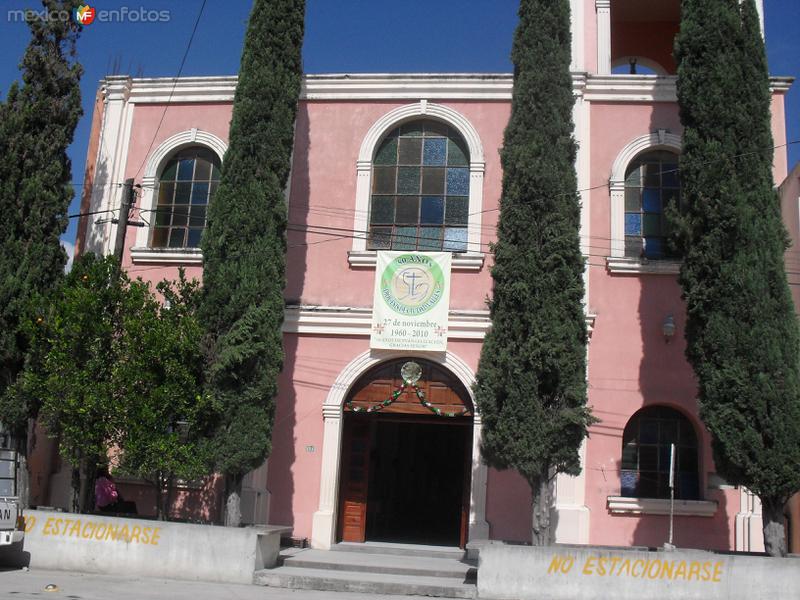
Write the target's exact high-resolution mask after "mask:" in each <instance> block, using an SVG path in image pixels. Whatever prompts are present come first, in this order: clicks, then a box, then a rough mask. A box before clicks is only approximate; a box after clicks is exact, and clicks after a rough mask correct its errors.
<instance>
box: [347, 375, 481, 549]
mask: <svg viewBox="0 0 800 600" xmlns="http://www.w3.org/2000/svg"><path fill="white" fill-rule="evenodd" d="M414 360H415V361H416V362H415V363H414V365H413V366H414V367H415V368H417V369H418V370H417V373H418V374H419V373H420V372H421V376H420V377H418V378H416V379H415V380H414V383H413V384H411V383H408V382H406V383H404V381H405V380H404V378H403V377H402V376H401V374H400V371H401V369H402V368H403V366H408V360H396V361H391V362H390V363H385V364H383V365H381V366H380V367H378V368H376V369H374V370H373V371H372V372H371V373H369V374H367V376H365V377H364V378H363V379H362V380H361V381H360V382H359V384H358V385H356V386H355V387H354V388H353V390H351V393H350V394H349V395H348V399H347V401H346V403H345V413H344V428H343V437H342V459H341V469H340V486H339V494H340V496H339V526H338V538H339V539H340V540H342V541H347V542H364V541H382V542H401V543H414V544H430V545H447V546H462V547H463V546H464V545H465V544H466V541H467V524H468V520H469V491H470V476H471V468H472V427H473V425H472V420H473V419H472V405H471V402H470V401H469V395H468V393H467V391H466V389H464V386H463V385H461V384H460V382H458V381H457V380H456V379H455V378H454V377H453V376H452V374H450V373H449V372H447V371H446V370H445V369H442V368H441V367H439V366H438V365H434V364H433V363H430V362H429V361H425V360H421V359H414ZM411 372H413V370H411ZM387 398H388V400H386V399H387Z"/></svg>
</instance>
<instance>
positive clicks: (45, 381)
mask: <svg viewBox="0 0 800 600" xmlns="http://www.w3.org/2000/svg"><path fill="white" fill-rule="evenodd" d="M127 286H128V281H127V280H126V279H125V278H120V277H118V276H117V273H116V261H115V260H114V259H113V258H111V257H109V258H105V259H100V258H96V257H95V256H94V255H93V254H86V255H84V256H82V257H81V259H80V260H78V261H76V262H75V264H74V265H73V268H72V270H71V271H70V273H69V274H68V275H67V277H66V279H65V280H64V282H63V284H62V285H61V286H60V287H59V288H58V289H57V290H56V291H55V292H54V293H53V294H52V295H51V296H50V298H47V299H45V300H44V301H42V302H41V303H40V307H39V309H38V310H36V311H35V312H34V315H32V319H31V320H30V322H28V323H27V327H28V329H29V331H30V334H29V335H30V337H31V339H32V340H33V352H32V353H31V360H30V362H29V364H28V366H27V368H26V370H25V372H24V373H23V375H22V376H21V378H20V381H19V382H18V383H17V384H16V385H15V386H14V387H13V394H14V396H16V397H19V398H20V399H21V400H23V401H24V400H26V399H27V400H28V401H30V400H32V399H36V400H37V401H38V402H40V403H41V407H40V410H39V416H40V418H41V419H42V421H43V423H44V424H45V427H46V429H47V431H48V433H50V434H51V435H54V436H56V435H57V436H58V438H59V449H60V452H61V455H62V457H63V458H64V459H66V460H67V461H68V462H69V463H70V464H72V465H74V466H76V467H77V469H78V472H79V474H80V477H73V483H74V485H75V490H74V491H75V493H76V494H75V497H76V502H75V503H74V507H73V508H74V509H76V510H77V511H79V512H85V511H87V510H90V509H91V505H92V491H93V486H92V484H93V481H94V474H95V470H96V468H97V465H99V464H103V463H104V462H105V461H106V460H107V457H108V451H109V448H111V447H112V446H114V445H116V444H117V443H118V442H119V440H120V424H121V423H122V422H123V421H124V420H123V418H122V416H123V415H124V409H125V406H124V403H123V402H121V395H122V394H124V393H125V392H126V391H125V390H123V389H119V388H117V387H116V382H115V379H114V369H115V363H116V361H117V356H116V355H115V348H114V345H115V341H116V340H117V339H119V337H120V329H119V322H120V319H119V314H121V313H123V312H129V313H137V314H138V313H139V312H140V310H139V308H140V307H139V306H136V305H135V304H136V303H137V302H138V303H141V302H142V297H143V295H144V294H143V290H141V289H139V288H137V289H136V292H137V296H138V297H136V298H134V301H133V302H132V301H130V298H129V295H128V294H126V293H125V292H126V287H127Z"/></svg>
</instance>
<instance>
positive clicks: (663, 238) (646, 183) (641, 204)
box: [625, 150, 680, 259]
mask: <svg viewBox="0 0 800 600" xmlns="http://www.w3.org/2000/svg"><path fill="white" fill-rule="evenodd" d="M679 205H680V182H679V179H678V156H677V155H676V154H673V153H672V152H669V151H663V150H658V151H654V152H648V153H646V154H642V155H640V156H638V157H637V158H636V159H635V160H633V161H632V162H631V163H630V165H629V166H628V168H627V170H626V171H625V256H627V257H629V258H648V259H659V258H670V257H672V256H674V252H672V251H671V250H670V247H669V244H668V242H667V238H668V237H669V227H668V223H667V218H666V211H667V208H668V207H669V206H676V207H677V206H679Z"/></svg>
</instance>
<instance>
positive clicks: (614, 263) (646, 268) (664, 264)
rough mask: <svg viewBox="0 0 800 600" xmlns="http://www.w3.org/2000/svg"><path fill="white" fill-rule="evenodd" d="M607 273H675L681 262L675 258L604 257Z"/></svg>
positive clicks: (678, 269)
mask: <svg viewBox="0 0 800 600" xmlns="http://www.w3.org/2000/svg"><path fill="white" fill-rule="evenodd" d="M606 266H607V267H608V271H609V273H613V274H617V275H677V274H678V273H680V271H681V263H680V261H676V260H647V259H645V258H643V259H635V258H627V257H613V256H609V257H608V258H606Z"/></svg>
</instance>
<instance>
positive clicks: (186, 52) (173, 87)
mask: <svg viewBox="0 0 800 600" xmlns="http://www.w3.org/2000/svg"><path fill="white" fill-rule="evenodd" d="M206 2H207V0H203V4H201V5H200V11H199V12H198V13H197V19H195V21H194V27H193V28H192V35H190V36H189V42H188V43H187V44H186V51H185V52H184V53H183V58H182V59H181V64H180V67H178V74H177V75H175V78H174V79H175V83H173V85H172V89H171V90H170V92H169V97H168V98H167V101H166V104H165V105H164V110H163V112H162V113H161V119H160V120H159V121H158V126H157V127H156V130H155V131H154V132H153V139H151V140H150V145H149V146H148V147H147V151H146V152H145V153H144V156H145V158H144V159H143V160H142V164H140V165H139V168H138V169H136V173H134V175H133V177H134V179H135V178H136V177H137V176H138V175H139V173H140V172H141V170H142V167H144V165H145V163H146V162H147V158H148V157H149V156H150V150H152V149H153V144H154V143H155V141H156V138H157V137H158V132H159V131H160V130H161V126H162V125H163V124H164V118H165V117H166V116H167V110H169V107H170V103H171V102H172V96H173V95H174V94H175V89H176V88H177V87H178V79H179V78H180V76H181V73H183V67H184V66H185V65H186V59H187V57H188V56H189V51H190V50H191V49H192V42H193V41H194V36H195V34H196V33H197V26H198V25H199V24H200V19H201V18H202V16H203V11H204V10H205V8H206Z"/></svg>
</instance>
